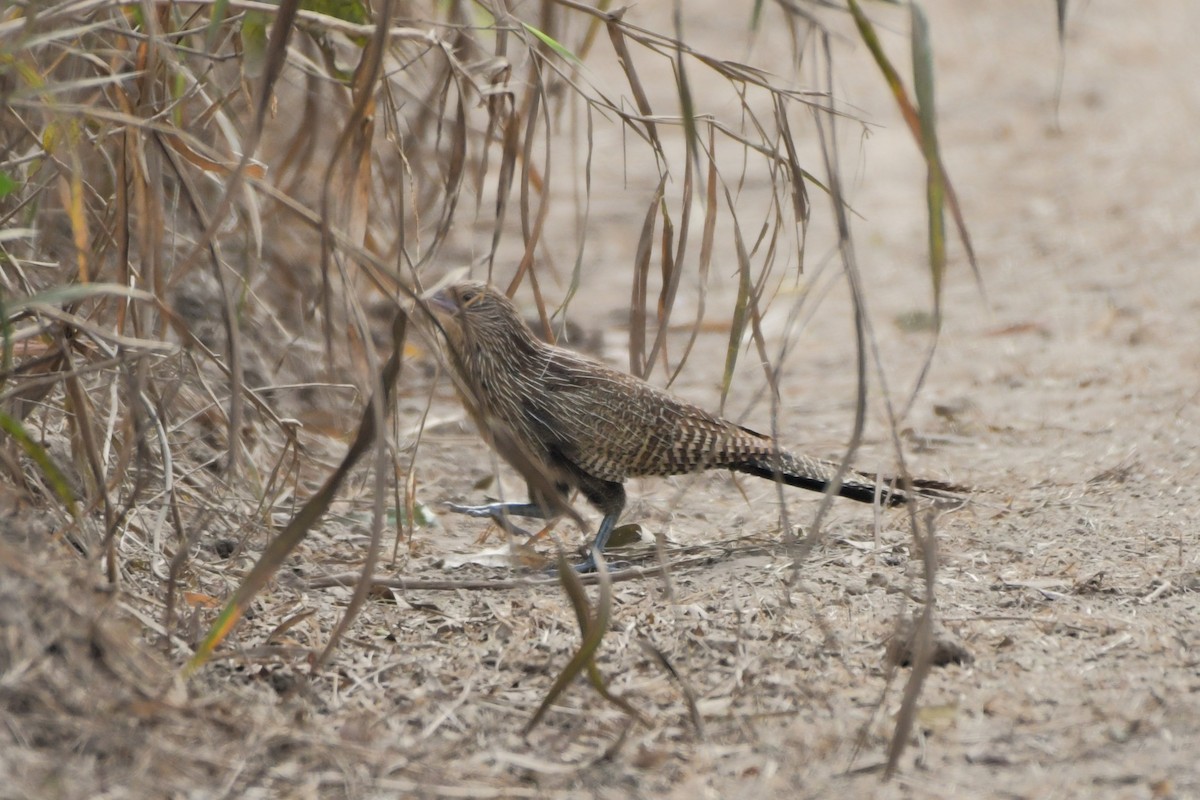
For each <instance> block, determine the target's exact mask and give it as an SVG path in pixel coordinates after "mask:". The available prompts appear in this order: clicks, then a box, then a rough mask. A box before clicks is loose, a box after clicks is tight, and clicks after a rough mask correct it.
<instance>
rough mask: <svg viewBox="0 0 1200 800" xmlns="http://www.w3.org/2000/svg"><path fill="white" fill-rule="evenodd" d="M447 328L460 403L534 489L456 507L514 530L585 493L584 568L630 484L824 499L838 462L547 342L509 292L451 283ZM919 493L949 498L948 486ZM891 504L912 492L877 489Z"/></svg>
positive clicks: (842, 491) (441, 295)
mask: <svg viewBox="0 0 1200 800" xmlns="http://www.w3.org/2000/svg"><path fill="white" fill-rule="evenodd" d="M429 306H430V308H431V309H433V310H434V311H435V312H436V314H437V316H438V318H439V321H440V322H441V324H442V327H443V329H444V330H445V333H446V336H447V339H448V342H449V345H450V350H451V352H450V353H449V354H448V356H449V358H448V361H449V363H450V366H451V369H452V372H453V373H454V377H455V383H456V386H457V388H458V390H459V395H460V397H461V398H462V400H463V404H464V405H465V406H466V408H467V411H468V412H469V413H470V415H471V416H472V417H473V418H474V420H475V423H476V425H478V427H479V430H480V432H481V433H482V434H483V436H484V438H485V439H486V440H487V441H488V443H489V444H490V445H491V446H492V448H493V449H495V450H496V451H497V452H498V453H499V454H500V456H501V457H503V458H504V459H505V460H506V461H508V462H509V464H511V465H512V466H513V467H514V468H515V469H516V470H517V471H518V472H520V473H521V475H522V477H524V478H525V479H526V481H527V483H528V484H529V490H530V493H529V498H530V499H529V502H526V503H507V502H506V503H489V504H487V505H482V506H460V505H452V506H451V509H452V510H454V511H457V512H460V513H464V514H469V515H471V516H476V517H490V518H492V519H494V520H496V521H497V522H498V523H500V524H501V525H502V526H504V527H505V528H508V529H511V525H509V523H508V520H507V517H510V516H512V517H526V518H536V519H548V518H553V517H557V516H561V515H562V514H563V513H564V512H565V511H566V510H567V509H568V508H569V506H568V504H567V495H568V493H569V492H570V490H571V489H573V488H577V489H579V491H581V492H582V493H583V496H584V497H586V498H587V499H588V502H590V503H591V504H592V505H593V506H595V507H596V508H597V509H598V510H599V511H600V512H601V513H602V514H603V515H604V518H603V520H602V521H601V522H600V529H599V530H598V531H597V532H596V538H595V540H594V542H593V544H592V549H591V553H592V556H589V558H588V560H587V562H585V563H584V564H582V565H580V567H579V569H581V570H586V569H589V568H592V567H593V566H594V563H595V562H594V554H595V553H597V552H601V551H603V550H604V545H605V544H606V543H607V541H608V537H609V535H610V534H611V533H612V531H613V528H614V527H615V526H616V524H617V520H618V519H619V518H620V516H621V511H622V510H623V509H624V507H625V488H624V486H623V485H622V484H623V483H624V481H625V479H626V478H632V477H639V476H647V475H681V474H685V473H692V472H700V471H702V470H707V469H728V470H732V471H734V472H744V473H747V474H749V475H757V476H758V477H760V478H768V479H771V480H776V479H778V480H781V481H782V482H783V483H785V484H787V485H789V486H798V487H800V488H802V489H811V490H813V491H817V492H823V491H825V490H826V489H827V488H828V487H829V482H830V481H831V480H832V478H833V476H834V473H835V472H836V471H837V465H835V464H831V463H829V462H826V461H820V460H817V459H814V458H809V457H807V456H803V455H796V454H793V453H789V452H786V451H783V450H781V449H779V447H778V446H777V445H776V443H775V440H774V439H772V438H771V437H770V436H766V435H764V434H761V433H757V432H755V431H752V430H750V429H749V428H744V427H742V426H740V425H737V424H735V423H733V422H730V421H728V420H725V419H721V418H720V417H717V416H714V415H713V414H710V413H708V412H707V411H704V410H703V409H701V408H699V407H697V406H694V405H692V404H691V403H687V402H684V401H683V400H680V399H678V398H675V397H672V396H671V395H669V394H667V393H666V392H664V391H662V390H660V389H657V388H655V387H653V386H651V385H650V384H648V383H646V382H645V381H643V380H641V379H639V378H635V377H633V376H632V375H627V374H625V373H622V372H618V371H616V370H614V369H611V368H609V367H606V366H604V365H603V364H599V363H597V362H595V361H592V360H590V359H588V358H585V357H583V356H581V355H579V354H577V353H575V352H572V351H570V350H565V349H563V348H561V347H555V346H553V345H549V344H546V343H545V342H543V341H541V340H540V339H538V338H537V337H535V336H534V335H533V333H532V332H531V331H530V330H529V328H528V327H526V325H525V323H524V321H523V320H522V319H521V315H520V314H519V313H518V311H517V309H516V307H515V306H514V305H513V304H512V301H510V300H509V299H508V298H507V297H506V296H504V294H502V293H501V292H500V291H498V290H497V289H495V288H494V287H491V286H489V285H487V284H485V283H480V282H474V281H471V282H463V283H456V284H454V285H451V286H449V287H447V288H445V289H443V290H441V291H439V292H437V293H436V294H434V295H433V296H432V297H431V298H430V299H429ZM913 488H914V490H915V492H916V493H917V494H918V495H924V496H929V497H934V498H941V499H948V497H949V496H948V495H946V494H945V493H944V492H941V491H939V489H944V488H946V487H945V485H944V484H939V483H936V482H926V483H925V484H923V485H915V486H914V487H913ZM876 490H877V486H876V481H875V480H874V479H873V478H871V477H870V476H867V475H863V474H861V473H855V472H852V473H850V474H848V475H847V476H846V478H845V479H844V480H843V481H842V484H841V486H839V487H838V491H837V493H838V494H839V495H841V496H842V497H847V498H850V499H851V500H857V501H858V502H861V503H873V502H874V501H875V497H876V494H877V491H876ZM878 494H879V497H880V500H881V502H883V503H884V504H886V505H892V506H895V505H902V504H904V503H906V502H908V499H909V494H908V493H907V492H905V491H901V490H897V489H895V488H889V487H886V486H883V487H880V488H879V490H878Z"/></svg>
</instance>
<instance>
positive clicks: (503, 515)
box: [446, 503, 534, 539]
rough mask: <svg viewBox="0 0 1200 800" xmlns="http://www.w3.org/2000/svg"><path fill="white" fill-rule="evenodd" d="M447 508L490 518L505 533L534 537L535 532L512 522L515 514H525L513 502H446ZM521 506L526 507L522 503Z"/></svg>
mask: <svg viewBox="0 0 1200 800" xmlns="http://www.w3.org/2000/svg"><path fill="white" fill-rule="evenodd" d="M446 508H448V509H449V510H450V511H452V512H454V513H455V514H465V515H467V516H468V517H480V518H484V519H490V520H491V521H492V522H494V523H496V524H497V525H499V526H500V527H501V528H502V529H503V530H504V532H505V533H509V534H512V535H513V536H520V537H522V538H525V539H530V538H533V536H534V534H533V533H530V532H529V531H527V530H525V529H524V528H522V527H520V526H518V525H514V524H513V522H512V517H513V516H525V515H524V514H520V513H518V512H516V511H514V509H513V508H512V504H511V503H486V504H484V505H481V506H466V505H461V504H459V503H446ZM521 508H524V506H523V505H522V506H521Z"/></svg>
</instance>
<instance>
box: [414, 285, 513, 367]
mask: <svg viewBox="0 0 1200 800" xmlns="http://www.w3.org/2000/svg"><path fill="white" fill-rule="evenodd" d="M429 308H430V309H431V310H432V311H433V312H434V313H435V314H437V316H438V319H439V321H440V322H441V323H442V327H443V328H444V329H445V331H446V336H447V337H448V338H449V339H450V344H451V345H453V346H454V347H455V348H457V349H458V350H459V352H460V353H463V354H469V353H470V352H471V351H475V350H480V349H485V350H486V349H489V348H490V347H494V346H503V345H504V344H508V346H509V347H510V348H511V347H512V346H513V345H514V344H517V345H519V344H524V343H525V342H526V341H528V340H531V339H532V338H533V337H532V336H531V335H530V333H529V329H528V328H526V327H525V322H524V321H523V320H522V319H521V314H520V312H518V311H517V308H516V306H514V305H513V303H512V301H511V300H509V299H508V298H507V297H505V296H504V294H503V293H502V292H500V291H499V290H498V289H496V288H495V287H493V286H489V285H488V284H486V283H483V282H481V281H463V282H461V283H454V284H451V285H449V286H447V287H446V288H444V289H442V290H441V291H439V292H437V293H435V294H434V295H432V296H431V297H430V298H429Z"/></svg>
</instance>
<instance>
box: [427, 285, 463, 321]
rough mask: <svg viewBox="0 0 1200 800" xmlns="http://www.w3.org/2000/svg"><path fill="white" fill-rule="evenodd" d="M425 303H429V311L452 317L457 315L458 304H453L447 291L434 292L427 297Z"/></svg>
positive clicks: (452, 299)
mask: <svg viewBox="0 0 1200 800" xmlns="http://www.w3.org/2000/svg"><path fill="white" fill-rule="evenodd" d="M426 302H428V303H429V307H430V308H431V309H433V310H434V311H438V312H441V313H442V314H451V315H453V314H457V313H458V304H456V303H455V302H454V298H452V297H451V296H450V292H449V290H448V289H442V290H441V291H438V292H434V293H433V294H431V295H430V296H429V299H428V300H427V301H426Z"/></svg>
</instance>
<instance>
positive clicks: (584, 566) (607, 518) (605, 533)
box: [575, 511, 621, 572]
mask: <svg viewBox="0 0 1200 800" xmlns="http://www.w3.org/2000/svg"><path fill="white" fill-rule="evenodd" d="M620 517H621V512H620V511H614V512H612V513H609V514H605V515H604V519H602V520H600V530H598V531H596V538H595V539H593V540H592V546H591V547H590V548H588V555H587V558H585V559H584V560H583V561H581V562H580V563H578V564H576V565H575V571H576V572H595V571H596V554H597V553H603V552H604V546H605V545H606V544H608V537H609V536H612V532H613V529H614V528H616V527H617V520H618V519H620Z"/></svg>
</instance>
